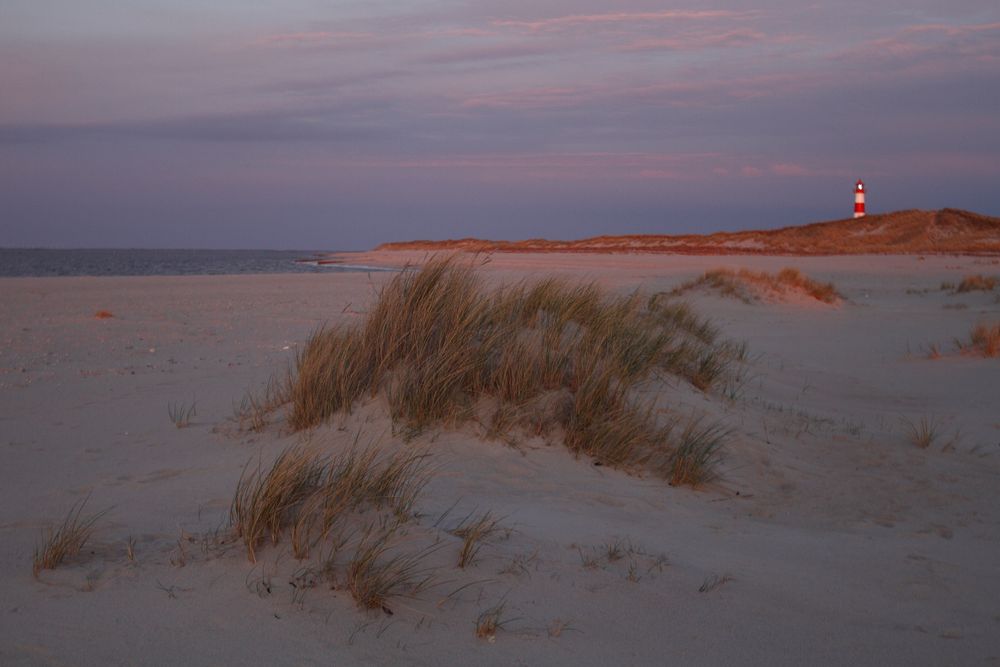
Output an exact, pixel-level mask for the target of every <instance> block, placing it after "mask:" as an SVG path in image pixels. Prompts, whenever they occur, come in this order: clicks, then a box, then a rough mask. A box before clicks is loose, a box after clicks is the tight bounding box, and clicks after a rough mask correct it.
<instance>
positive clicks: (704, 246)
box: [377, 208, 1000, 255]
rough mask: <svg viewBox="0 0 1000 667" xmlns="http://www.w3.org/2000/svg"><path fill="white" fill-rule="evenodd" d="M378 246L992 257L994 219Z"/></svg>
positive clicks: (913, 218) (885, 219) (958, 215)
mask: <svg viewBox="0 0 1000 667" xmlns="http://www.w3.org/2000/svg"><path fill="white" fill-rule="evenodd" d="M377 249H378V250H465V251H469V252H586V253H674V254H685V255H857V254H950V253H960V254H976V255H998V254H1000V218H996V217H992V216H987V215H981V214H978V213H972V212H970V211H962V210H958V209H950V208H946V209H942V210H940V211H918V210H909V211H897V212H894V213H884V214H880V215H869V216H867V217H865V218H861V219H859V220H853V219H847V220H835V221H832V222H817V223H813V224H809V225H801V226H797V227H783V228H781V229H768V230H751V231H743V232H716V233H715V234H707V235H698V234H685V235H677V236H668V235H658V234H641V235H627V236H595V237H593V238H589V239H580V240H577V241H549V240H546V239H528V240H524V241H488V240H480V239H458V240H447V241H404V242H397V243H384V244H382V245H380V246H379V247H378V248H377Z"/></svg>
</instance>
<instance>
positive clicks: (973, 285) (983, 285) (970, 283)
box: [955, 274, 997, 293]
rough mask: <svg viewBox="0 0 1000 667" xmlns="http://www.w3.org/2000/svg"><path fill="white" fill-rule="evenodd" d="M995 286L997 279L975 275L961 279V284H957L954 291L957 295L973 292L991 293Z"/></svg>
mask: <svg viewBox="0 0 1000 667" xmlns="http://www.w3.org/2000/svg"><path fill="white" fill-rule="evenodd" d="M996 286H997V279H996V278H995V277H993V276H984V275H982V274H975V275H971V276H965V277H964V278H962V282H960V283H959V284H958V287H956V288H955V291H956V292H959V293H961V292H975V291H982V292H992V291H993V290H994V289H995V288H996Z"/></svg>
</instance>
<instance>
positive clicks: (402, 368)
mask: <svg viewBox="0 0 1000 667" xmlns="http://www.w3.org/2000/svg"><path fill="white" fill-rule="evenodd" d="M744 354H745V349H744V348H742V347H740V346H734V345H732V344H730V343H727V342H723V341H719V340H718V332H717V331H716V330H715V328H714V327H713V326H712V325H711V324H710V323H708V322H707V321H705V320H703V319H701V318H699V317H697V316H696V315H694V313H693V312H692V311H691V309H690V308H689V307H688V306H687V305H686V304H684V303H681V302H676V301H673V300H671V299H670V298H669V295H665V294H659V295H655V296H653V297H652V298H643V297H642V296H641V295H639V294H631V295H627V296H611V295H608V294H605V293H603V292H602V291H601V290H599V289H598V288H597V287H596V286H594V285H573V284H569V283H565V282H562V281H559V280H554V279H549V280H544V281H541V282H538V283H533V284H528V283H520V284H516V285H513V286H505V287H501V288H499V289H497V290H493V291H489V290H486V289H485V288H484V287H483V285H482V283H481V280H480V278H479V276H478V275H477V273H476V272H475V271H474V269H473V268H472V267H470V266H467V265H462V264H459V263H458V262H456V261H455V260H454V259H446V260H432V261H431V262H429V263H428V264H426V265H425V266H424V267H423V268H422V269H421V270H419V271H404V272H403V273H401V274H399V275H397V276H396V277H395V278H394V279H393V280H392V281H391V282H389V283H388V284H387V285H386V286H385V287H384V288H383V289H382V291H381V293H380V295H379V297H378V299H377V301H376V302H375V304H373V306H372V308H371V310H370V312H369V314H368V316H367V318H366V319H365V320H364V321H363V322H362V323H361V324H360V325H359V326H356V327H353V328H351V327H340V328H335V329H325V330H321V331H319V332H317V333H316V334H314V335H313V336H312V338H310V340H309V341H308V342H307V344H306V346H305V347H304V349H303V350H302V352H301V354H300V355H299V357H298V360H297V364H296V367H295V369H294V373H293V376H292V379H291V383H290V390H289V395H290V399H291V407H290V411H289V416H288V423H289V425H290V426H291V427H292V428H293V429H296V430H299V429H304V428H309V427H312V426H316V425H318V424H320V423H322V422H324V421H325V420H327V419H329V418H330V417H331V416H333V415H334V414H336V413H340V412H349V411H350V410H351V409H352V407H353V406H354V404H355V402H357V401H358V400H360V399H362V398H363V397H366V396H373V395H375V394H378V393H382V394H384V395H385V397H386V399H387V403H388V408H389V412H390V414H391V417H392V420H393V423H394V424H395V425H397V427H398V428H400V429H402V431H403V433H404V434H405V435H407V436H413V435H416V434H418V433H420V432H421V431H423V430H424V429H426V428H428V427H430V426H432V425H435V424H439V423H443V424H446V425H447V424H454V423H458V422H461V421H477V422H479V423H481V424H483V425H484V426H486V427H487V434H493V435H504V434H508V433H510V431H511V429H514V428H516V427H520V428H524V429H527V430H529V431H531V432H534V433H543V432H547V431H549V430H551V429H552V428H554V427H559V428H561V429H562V431H563V434H564V440H565V443H566V446H567V447H569V448H570V449H572V450H573V451H576V452H579V453H582V454H586V455H588V456H591V457H593V458H595V459H596V460H597V461H599V462H601V463H605V464H608V465H613V466H622V467H634V466H642V467H646V468H647V469H652V470H656V471H659V472H663V473H665V474H667V475H668V476H669V477H671V478H673V477H674V474H673V472H667V470H668V468H669V465H668V462H669V461H671V460H672V457H673V455H674V454H673V452H674V451H675V449H676V447H677V444H676V443H673V442H671V440H670V435H671V429H672V424H671V423H668V424H666V425H664V424H660V423H658V421H657V419H656V416H655V414H654V411H653V408H652V405H644V404H640V403H637V402H636V400H635V399H634V396H633V393H634V389H635V388H636V387H637V386H638V385H639V384H640V383H642V382H643V381H645V380H646V379H647V378H648V377H649V376H650V374H651V373H652V372H653V371H654V370H655V371H658V372H665V373H670V374H673V375H677V376H679V377H682V378H684V379H686V380H688V381H689V382H691V384H693V385H694V386H696V387H698V388H699V389H702V390H708V389H710V388H711V387H712V386H713V385H714V384H715V383H716V382H717V381H718V379H719V378H720V377H722V376H723V375H724V374H725V373H726V372H727V369H728V368H729V366H730V365H732V364H733V363H734V361H737V360H740V359H741V356H742V355H744ZM714 451H715V450H713V452H714ZM693 460H694V461H696V465H709V464H710V463H711V462H713V461H714V460H715V459H714V457H713V456H702V457H695V459H693ZM699 478H703V476H701V475H685V476H683V479H684V480H685V481H688V480H695V479H699Z"/></svg>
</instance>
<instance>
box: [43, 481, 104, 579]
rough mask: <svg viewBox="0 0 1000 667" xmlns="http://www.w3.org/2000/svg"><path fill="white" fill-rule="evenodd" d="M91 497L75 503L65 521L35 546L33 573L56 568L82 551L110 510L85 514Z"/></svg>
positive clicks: (52, 529) (50, 530)
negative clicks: (102, 518)
mask: <svg viewBox="0 0 1000 667" xmlns="http://www.w3.org/2000/svg"><path fill="white" fill-rule="evenodd" d="M89 499H90V497H89V496H88V497H87V498H84V499H83V500H81V501H79V502H77V503H75V504H74V505H73V507H71V508H70V510H69V513H68V514H67V515H66V518H65V519H63V522H62V523H61V524H59V525H58V526H56V527H54V528H51V529H49V531H48V534H47V535H46V537H45V538H44V539H43V540H42V543H41V544H40V545H37V546H36V547H35V552H34V555H33V556H32V559H31V563H32V568H31V569H32V574H34V576H35V577H36V578H37V577H38V575H39V573H41V571H42V570H54V569H55V568H56V567H58V566H59V565H60V564H61V563H63V561H65V560H66V559H67V558H72V557H74V556H76V555H77V554H79V553H80V551H81V550H82V549H83V547H84V545H85V544H86V543H87V540H89V539H90V537H91V535H93V533H94V529H95V524H96V523H97V521H98V520H99V519H100V518H101V517H102V516H104V515H105V514H107V513H108V512H109V511H110V510H104V511H102V512H98V513H97V514H92V515H90V516H84V515H83V509H84V507H85V506H86V505H87V501H88V500H89Z"/></svg>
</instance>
